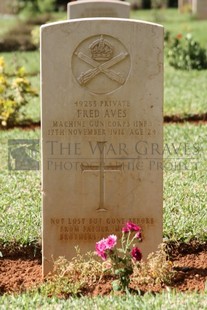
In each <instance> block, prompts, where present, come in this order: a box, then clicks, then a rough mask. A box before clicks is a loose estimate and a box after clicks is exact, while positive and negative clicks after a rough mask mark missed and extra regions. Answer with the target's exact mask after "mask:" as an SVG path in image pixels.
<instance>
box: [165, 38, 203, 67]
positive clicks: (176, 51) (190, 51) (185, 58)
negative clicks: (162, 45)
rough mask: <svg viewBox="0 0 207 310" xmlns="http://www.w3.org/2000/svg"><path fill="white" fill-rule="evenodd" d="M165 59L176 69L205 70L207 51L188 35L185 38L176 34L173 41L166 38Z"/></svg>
mask: <svg viewBox="0 0 207 310" xmlns="http://www.w3.org/2000/svg"><path fill="white" fill-rule="evenodd" d="M167 47H168V50H167V58H168V60H169V64H170V65H171V66H173V67H174V68H176V69H182V70H192V69H196V70H202V69H207V51H206V50H205V49H204V48H202V47H201V46H200V44H199V43H198V42H197V41H195V40H194V39H193V37H192V35H191V34H190V33H188V34H187V35H186V36H185V37H183V36H182V34H178V35H177V36H176V37H174V38H173V39H170V38H169V37H168V46H167Z"/></svg>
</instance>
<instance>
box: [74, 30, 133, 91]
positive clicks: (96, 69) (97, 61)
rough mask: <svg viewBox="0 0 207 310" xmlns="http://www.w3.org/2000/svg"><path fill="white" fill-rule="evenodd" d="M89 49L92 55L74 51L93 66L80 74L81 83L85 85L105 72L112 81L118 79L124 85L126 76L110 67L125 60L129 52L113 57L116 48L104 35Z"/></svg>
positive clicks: (79, 80)
mask: <svg viewBox="0 0 207 310" xmlns="http://www.w3.org/2000/svg"><path fill="white" fill-rule="evenodd" d="M89 49H90V51H91V57H89V56H88V55H86V54H84V53H82V52H81V51H76V52H75V53H74V54H75V55H76V56H77V57H78V58H79V59H81V60H83V61H84V62H85V63H87V64H89V65H90V66H91V67H93V68H92V69H89V70H87V71H85V72H82V73H81V74H80V76H79V77H78V78H77V80H78V82H79V84H80V85H81V86H85V85H86V84H87V83H89V82H90V81H91V80H93V79H94V78H95V76H97V75H98V74H100V73H104V74H105V75H106V76H107V77H108V78H109V79H111V80H112V81H116V82H117V83H118V84H120V85H123V84H124V83H125V80H126V79H125V78H124V76H123V75H122V74H121V73H119V72H116V71H114V70H112V69H110V68H111V67H113V66H114V65H116V64H118V63H119V62H121V61H122V60H124V59H125V58H126V57H127V56H128V55H129V54H128V53H127V52H120V53H119V54H117V55H116V56H114V57H113V54H114V48H113V46H112V44H111V43H110V42H109V41H108V40H106V39H104V38H103V35H101V37H100V38H99V39H97V40H95V41H94V42H93V43H92V44H91V45H89Z"/></svg>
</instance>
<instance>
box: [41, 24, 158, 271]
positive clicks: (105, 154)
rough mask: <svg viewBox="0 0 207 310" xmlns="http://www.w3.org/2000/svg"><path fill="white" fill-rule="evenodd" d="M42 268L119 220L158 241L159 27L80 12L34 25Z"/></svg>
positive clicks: (147, 242) (147, 241)
mask: <svg viewBox="0 0 207 310" xmlns="http://www.w3.org/2000/svg"><path fill="white" fill-rule="evenodd" d="M41 82H42V87H41V88H42V91H41V93H42V96H41V98H42V112H41V115H42V118H41V124H42V192H43V272H44V274H47V273H48V272H49V271H50V270H51V269H52V265H53V263H52V262H53V260H54V259H57V258H58V257H59V256H65V257H66V258H68V259H71V258H72V257H73V256H74V255H75V246H77V245H78V246H79V247H80V249H81V251H82V252H83V253H84V252H87V251H89V250H92V251H94V250H95V243H96V242H97V241H99V240H100V239H101V238H103V237H107V236H108V235H109V234H116V235H117V236H121V229H122V227H123V225H124V224H125V223H126V221H128V220H130V221H132V222H134V223H137V224H139V225H140V226H141V227H142V229H143V242H142V244H141V249H142V251H143V254H144V257H146V255H147V254H148V253H150V252H152V251H154V250H156V248H157V245H158V244H159V243H160V242H162V174H163V172H162V127H163V126H162V122H163V119H162V96H163V27H162V26H160V25H156V24H152V23H145V22H141V21H132V20H127V19H116V18H112V19H110V18H107V19H103V18H101V19H99V18H92V19H91V18H89V19H82V20H71V21H66V22H59V23H54V24H48V25H44V26H42V28H41Z"/></svg>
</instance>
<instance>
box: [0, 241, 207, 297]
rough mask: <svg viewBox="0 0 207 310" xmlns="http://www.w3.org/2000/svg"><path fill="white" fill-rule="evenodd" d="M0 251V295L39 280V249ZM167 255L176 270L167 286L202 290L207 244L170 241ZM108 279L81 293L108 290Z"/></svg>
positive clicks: (154, 289)
mask: <svg viewBox="0 0 207 310" xmlns="http://www.w3.org/2000/svg"><path fill="white" fill-rule="evenodd" d="M0 252H1V254H2V257H1V258H0V274H1V278H0V295H2V294H4V293H20V292H22V291H24V290H26V289H29V288H32V287H34V286H36V285H39V284H41V283H42V282H43V279H42V270H41V249H40V248H34V247H33V246H30V247H26V248H18V247H17V246H15V245H14V246H13V247H4V248H2V249H0ZM169 255H170V257H171V261H172V262H173V265H174V269H175V270H176V276H175V278H174V280H173V282H172V283H171V285H170V287H171V288H174V289H177V290H179V291H198V292H202V291H204V289H205V282H206V281H207V243H204V244H199V243H195V242H194V243H191V244H180V245H176V244H171V247H170V251H169ZM111 281H112V279H111V278H103V279H102V281H101V282H99V283H97V285H95V286H94V287H93V288H91V287H90V288H88V291H87V290H86V291H85V292H84V294H86V295H91V296H96V295H106V294H108V293H110V291H111ZM139 289H140V291H141V292H143V293H145V292H146V291H148V292H149V291H152V292H160V291H161V290H164V289H166V286H165V285H162V286H161V285H160V286H159V285H157V286H153V287H150V286H144V287H140V288H139Z"/></svg>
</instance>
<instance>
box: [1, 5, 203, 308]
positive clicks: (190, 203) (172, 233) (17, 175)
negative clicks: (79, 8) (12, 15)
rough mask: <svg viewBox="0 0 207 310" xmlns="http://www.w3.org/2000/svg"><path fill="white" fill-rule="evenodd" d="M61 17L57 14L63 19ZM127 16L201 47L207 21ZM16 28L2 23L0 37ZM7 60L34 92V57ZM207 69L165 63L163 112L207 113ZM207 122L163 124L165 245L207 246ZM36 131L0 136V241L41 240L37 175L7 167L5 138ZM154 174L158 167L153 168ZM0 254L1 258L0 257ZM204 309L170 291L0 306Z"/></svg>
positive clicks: (22, 299) (199, 297)
mask: <svg viewBox="0 0 207 310" xmlns="http://www.w3.org/2000/svg"><path fill="white" fill-rule="evenodd" d="M61 17H62V15H61ZM131 17H132V18H136V19H138V18H140V19H144V20H147V21H153V22H158V23H161V24H163V25H164V26H165V28H166V29H167V30H169V31H172V33H173V34H175V35H176V34H177V33H183V34H184V33H187V32H191V33H193V34H194V35H195V38H196V39H197V40H198V41H199V42H201V43H202V44H203V46H205V45H206V48H207V43H206V34H205V31H204V29H205V28H206V26H207V21H196V20H193V19H192V18H191V17H190V16H189V15H188V14H179V13H178V11H177V10H176V9H171V10H161V11H153V10H151V11H148V10H146V11H136V12H135V11H133V12H131ZM14 23H15V20H14V19H8V20H3V19H1V20H0V36H1V35H2V33H3V32H5V31H6V29H7V28H8V27H11V26H12V25H13V24H14ZM0 56H4V57H5V60H6V61H7V62H8V64H9V67H8V69H7V72H8V73H9V74H11V75H12V73H13V72H14V69H15V67H16V66H20V65H23V66H24V67H25V68H26V71H27V72H28V75H29V79H30V80H31V82H32V85H33V86H34V87H36V88H37V89H39V52H38V51H35V52H16V53H0ZM206 107H207V88H206V71H190V72H188V71H179V70H175V69H174V68H172V67H170V66H169V64H168V62H167V60H166V59H165V101H164V114H165V115H174V114H176V115H179V116H180V117H182V116H186V115H192V114H198V113H206V112H207V109H206ZM26 115H27V117H31V118H32V119H33V120H34V121H37V120H39V115H40V112H39V98H35V99H34V100H32V101H31V102H30V103H29V105H28V106H27V109H26ZM206 130H207V125H206V124H189V123H185V124H182V125H178V124H169V125H165V126H164V138H165V140H164V168H163V170H164V223H163V237H164V240H165V241H176V242H181V241H182V242H188V241H189V240H191V239H196V240H198V241H200V242H203V241H207V230H206V211H205V209H206V205H207V196H206V188H207V187H206V184H207V173H206V167H207V155H206V147H207V141H206ZM39 138H40V130H39V129H35V130H22V129H13V130H7V131H6V130H2V131H0V183H1V194H0V228H1V230H0V244H2V243H3V244H9V243H13V242H17V243H19V244H20V245H26V244H30V243H34V242H38V243H39V242H41V240H40V239H41V184H40V171H14V170H8V140H9V139H39ZM154 164H155V166H154V167H155V169H161V168H160V167H157V166H156V164H157V163H156V162H155V163H154ZM0 254H1V253H0ZM72 308H74V309H104V310H105V309H117V310H118V309H143V310H148V309H155V310H158V309H163V310H167V309H169V310H170V309H176V310H177V309H178V308H179V309H181V310H182V309H186V310H188V309H207V294H206V292H205V293H203V294H202V293H200V294H198V293H186V294H183V293H182V294H181V293H176V292H174V291H169V292H167V291H166V292H165V293H162V294H157V295H156V296H154V295H152V294H145V295H144V296H142V297H139V296H133V295H126V296H123V297H120V296H116V297H115V296H110V297H105V298H104V297H100V298H96V299H93V298H86V297H84V298H79V299H75V298H70V299H69V300H66V301H65V300H58V299H56V298H45V297H43V296H41V295H40V294H38V293H35V294H29V293H25V294H21V295H17V296H16V295H10V296H7V295H4V296H2V297H0V309H72Z"/></svg>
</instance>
